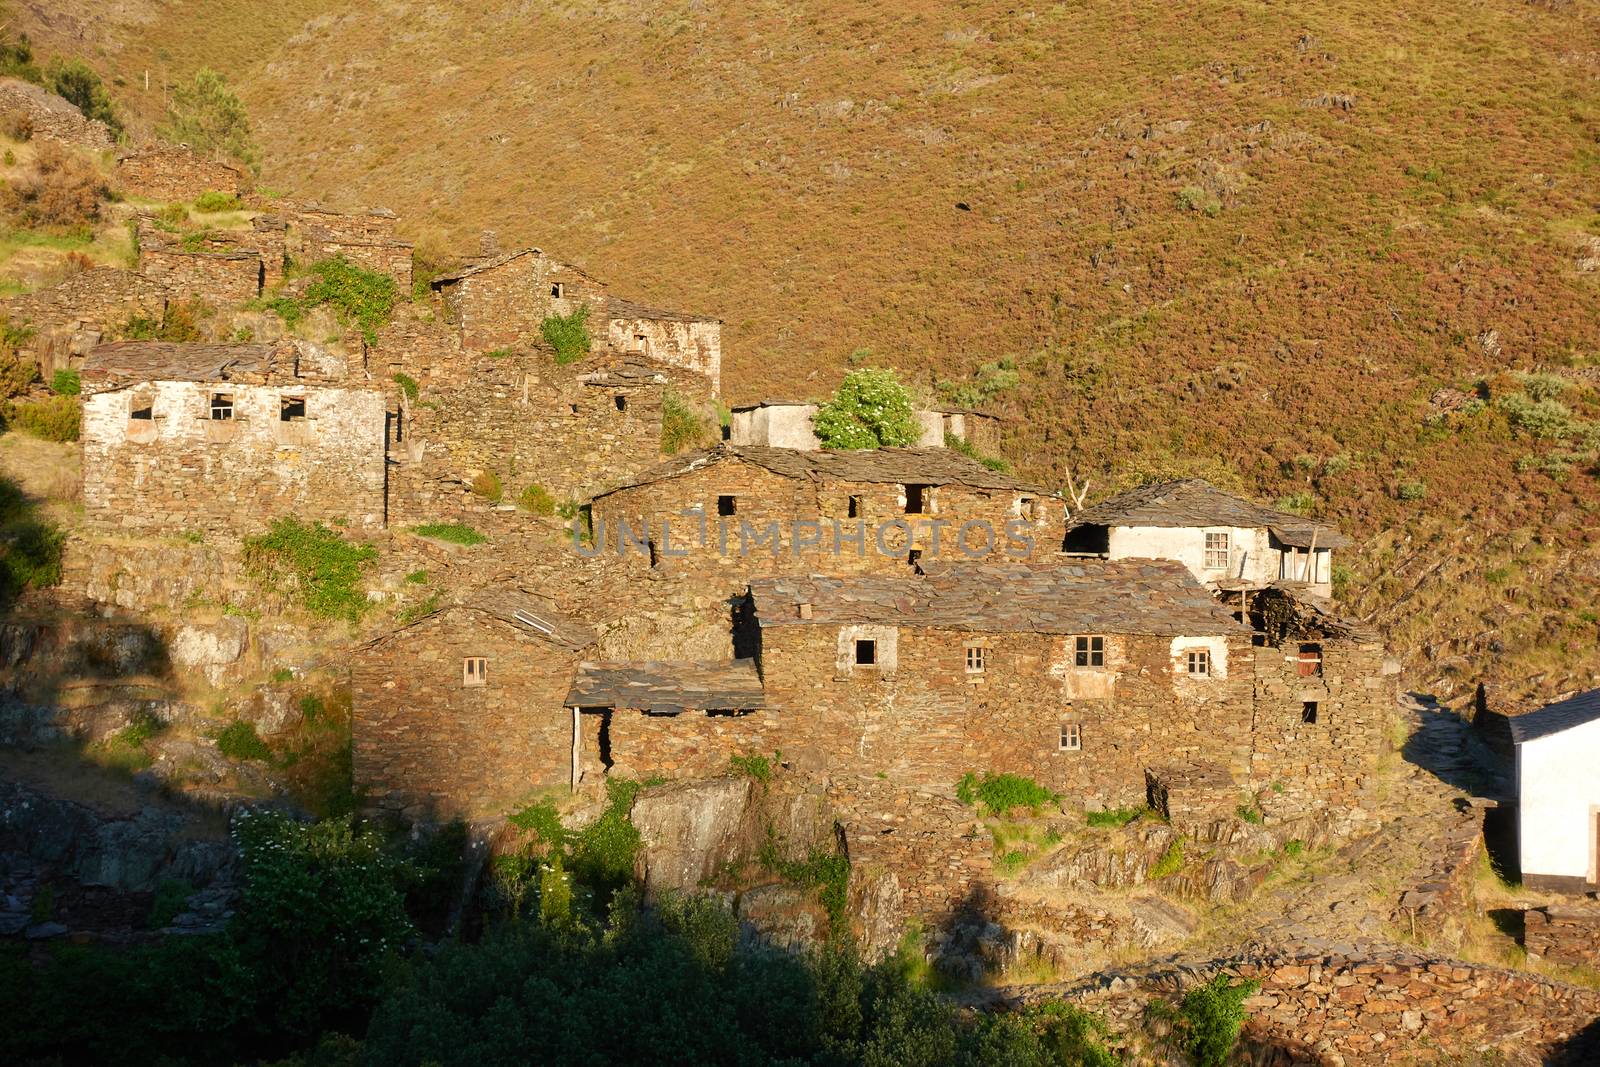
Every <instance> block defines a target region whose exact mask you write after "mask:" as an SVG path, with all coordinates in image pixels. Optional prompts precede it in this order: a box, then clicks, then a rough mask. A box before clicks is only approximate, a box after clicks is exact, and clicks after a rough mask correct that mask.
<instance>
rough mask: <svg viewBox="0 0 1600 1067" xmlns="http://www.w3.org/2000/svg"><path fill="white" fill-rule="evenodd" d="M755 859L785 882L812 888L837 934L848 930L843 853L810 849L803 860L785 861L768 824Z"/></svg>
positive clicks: (847, 887)
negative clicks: (764, 838)
mask: <svg viewBox="0 0 1600 1067" xmlns="http://www.w3.org/2000/svg"><path fill="white" fill-rule="evenodd" d="M757 858H758V859H759V860H760V862H761V865H762V866H763V867H765V868H766V869H767V870H769V871H771V872H772V873H773V874H776V875H777V876H778V877H779V878H782V879H783V880H784V881H786V882H790V883H793V884H794V885H797V886H800V887H801V888H804V889H814V890H816V892H817V900H818V901H819V902H820V903H821V904H822V906H823V907H824V908H825V909H827V912H828V922H829V925H830V926H831V927H832V929H833V932H834V934H835V935H836V936H838V935H843V934H844V933H845V932H846V931H847V930H848V929H849V915H848V914H847V905H848V903H849V890H850V859H849V857H847V856H845V855H844V854H843V853H840V852H834V851H830V850H827V849H822V848H813V849H812V850H811V851H810V852H808V853H807V854H806V858H805V859H803V860H786V859H784V858H783V856H782V855H781V854H780V853H779V851H778V839H777V837H776V836H775V835H774V833H773V831H772V829H771V827H768V829H767V839H766V841H765V842H764V843H763V844H762V846H761V851H760V853H759V854H758V856H757Z"/></svg>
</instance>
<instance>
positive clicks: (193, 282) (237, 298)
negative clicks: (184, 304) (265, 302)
mask: <svg viewBox="0 0 1600 1067" xmlns="http://www.w3.org/2000/svg"><path fill="white" fill-rule="evenodd" d="M139 273H141V274H143V275H144V276H145V277H146V278H149V279H150V280H151V281H153V282H157V283H159V284H160V285H163V286H165V287H166V288H167V289H168V291H170V292H171V293H172V295H173V297H174V298H175V299H189V298H194V299H198V300H200V301H202V302H204V303H206V304H208V305H210V306H211V307H213V308H216V309H219V310H223V309H228V308H234V307H238V306H239V305H241V304H244V303H247V302H249V301H251V300H254V299H255V298H256V297H258V296H260V295H261V278H262V274H263V269H262V259H261V253H259V252H255V251H243V250H241V251H238V252H186V251H184V250H182V249H181V248H173V247H150V246H141V247H140V249H139Z"/></svg>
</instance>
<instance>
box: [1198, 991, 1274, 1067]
mask: <svg viewBox="0 0 1600 1067" xmlns="http://www.w3.org/2000/svg"><path fill="white" fill-rule="evenodd" d="M1260 988H1261V983H1260V982H1258V981H1256V980H1255V979H1250V980H1249V981H1241V982H1234V981H1231V980H1229V978H1228V976H1227V975H1224V974H1219V975H1217V976H1216V977H1215V978H1213V979H1211V981H1210V982H1208V983H1206V984H1205V985H1203V986H1198V987H1196V988H1194V989H1191V990H1189V992H1188V993H1186V994H1184V998H1183V1004H1182V1006H1181V1007H1180V1008H1179V1009H1178V1016H1179V1020H1180V1027H1179V1034H1180V1040H1181V1043H1182V1046H1183V1050H1184V1051H1185V1052H1187V1053H1188V1054H1189V1058H1190V1059H1191V1060H1193V1061H1194V1064H1195V1067H1227V1064H1228V1063H1229V1062H1230V1061H1231V1059H1232V1057H1233V1048H1234V1046H1235V1045H1237V1044H1238V1043H1239V1032H1240V1031H1241V1030H1242V1029H1244V1022H1245V1019H1246V1018H1247V1017H1248V1014H1249V1013H1248V1012H1246V1011H1245V1010H1244V1002H1245V1001H1246V1000H1249V999H1250V998H1251V997H1253V996H1255V995H1256V991H1257V990H1259V989H1260Z"/></svg>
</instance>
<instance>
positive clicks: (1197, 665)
mask: <svg viewBox="0 0 1600 1067" xmlns="http://www.w3.org/2000/svg"><path fill="white" fill-rule="evenodd" d="M1185 664H1186V666H1187V668H1188V671H1189V674H1190V675H1191V676H1192V677H1196V678H1205V677H1209V676H1210V674H1211V653H1210V652H1207V651H1206V650H1204V649H1195V650H1194V651H1191V652H1188V653H1186V655H1185Z"/></svg>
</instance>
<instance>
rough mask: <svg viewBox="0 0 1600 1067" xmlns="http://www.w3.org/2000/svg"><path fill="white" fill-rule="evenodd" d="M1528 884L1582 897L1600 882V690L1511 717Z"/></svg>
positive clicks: (1520, 832)
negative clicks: (1515, 747)
mask: <svg viewBox="0 0 1600 1067" xmlns="http://www.w3.org/2000/svg"><path fill="white" fill-rule="evenodd" d="M1511 739H1512V741H1514V742H1515V743H1516V746H1517V796H1518V805H1517V850H1518V855H1519V858H1520V861H1521V866H1522V881H1523V884H1524V885H1526V886H1528V887H1529V888H1532V889H1549V890H1558V891H1564V892H1575V893H1581V892H1585V891H1588V890H1592V889H1594V888H1596V886H1597V884H1600V689H1591V690H1590V691H1589V692H1587V693H1579V694H1578V695H1577V696H1574V697H1569V698H1567V699H1566V700H1561V701H1557V702H1556V703H1554V704H1547V705H1545V706H1544V707H1542V708H1540V709H1539V710H1538V711H1534V712H1530V713H1528V714H1527V715H1518V716H1515V717H1513V718H1512V719H1511Z"/></svg>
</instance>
